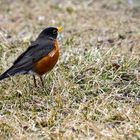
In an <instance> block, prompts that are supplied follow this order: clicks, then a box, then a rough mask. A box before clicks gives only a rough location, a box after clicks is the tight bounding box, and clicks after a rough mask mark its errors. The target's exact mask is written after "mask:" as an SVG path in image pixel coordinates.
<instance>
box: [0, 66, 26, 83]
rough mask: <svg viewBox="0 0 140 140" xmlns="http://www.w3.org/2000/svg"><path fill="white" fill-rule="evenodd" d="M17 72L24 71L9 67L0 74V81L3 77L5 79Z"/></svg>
mask: <svg viewBox="0 0 140 140" xmlns="http://www.w3.org/2000/svg"><path fill="white" fill-rule="evenodd" d="M18 73H22V74H24V73H25V72H23V71H21V70H19V69H16V68H14V67H11V68H9V69H8V70H7V71H5V72H4V73H3V74H2V75H0V81H1V80H3V79H5V78H8V77H11V76H14V75H16V74H18Z"/></svg>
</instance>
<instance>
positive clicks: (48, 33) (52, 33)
mask: <svg viewBox="0 0 140 140" xmlns="http://www.w3.org/2000/svg"><path fill="white" fill-rule="evenodd" d="M61 31H62V27H48V28H46V29H44V30H43V31H42V32H41V33H40V34H39V38H40V37H50V38H52V39H56V38H57V35H58V32H61Z"/></svg>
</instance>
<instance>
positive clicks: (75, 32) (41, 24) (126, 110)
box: [0, 0, 140, 140]
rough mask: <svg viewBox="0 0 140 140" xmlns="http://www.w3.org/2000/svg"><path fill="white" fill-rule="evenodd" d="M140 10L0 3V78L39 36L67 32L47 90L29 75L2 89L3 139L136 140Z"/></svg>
mask: <svg viewBox="0 0 140 140" xmlns="http://www.w3.org/2000/svg"><path fill="white" fill-rule="evenodd" d="M139 9H140V5H138V4H137V5H128V4H127V2H126V1H125V0H124V1H121V0H101V1H99V0H94V1H93V0H81V1H80V0H79V1H74V0H73V1H72V0H71V1H66V0H52V1H47V0H42V1H38V0H31V1H29V0H23V1H20V0H19V1H17V0H11V1H10V0H5V1H4V0H1V1H0V56H1V61H0V70H1V73H2V72H3V71H4V70H6V68H8V67H9V66H11V64H12V62H13V60H14V59H15V58H16V57H17V56H18V55H19V54H20V53H21V52H23V51H24V50H25V49H26V48H27V47H28V45H29V42H30V41H31V40H34V39H35V37H36V36H37V35H38V33H39V32H40V30H42V29H43V28H45V27H46V26H58V25H62V26H63V28H64V30H63V32H62V34H61V35H60V37H59V42H60V49H61V56H60V59H59V62H58V64H57V66H56V67H55V68H54V70H53V71H52V72H50V73H49V74H48V75H47V76H46V77H45V83H46V84H45V88H44V89H42V88H41V86H40V85H39V87H38V88H34V87H33V81H32V79H31V76H29V75H28V76H15V77H13V78H12V79H7V80H4V81H1V82H0V139H15V140H16V139H17V140H19V139H21V140H24V139H29V140H30V139H34V140H35V139H42V140H43V139H54V140H56V139H59V140H61V139H62V140H65V139H66V140H71V139H83V140H86V139H87V140H91V139H102V140H118V139H120V140H124V139H127V140H129V139H130V140H132V139H134V140H136V139H140V86H139V85H140V82H139V81H140V76H139V75H140V74H139V69H140V68H139V65H140V64H139V55H140V49H139V48H140V47H139V45H140V15H139V13H140V10H139Z"/></svg>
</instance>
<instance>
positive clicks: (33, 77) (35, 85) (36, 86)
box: [33, 75, 37, 87]
mask: <svg viewBox="0 0 140 140" xmlns="http://www.w3.org/2000/svg"><path fill="white" fill-rule="evenodd" d="M33 80H34V85H35V87H37V84H36V79H35V75H33Z"/></svg>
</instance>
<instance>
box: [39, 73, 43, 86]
mask: <svg viewBox="0 0 140 140" xmlns="http://www.w3.org/2000/svg"><path fill="white" fill-rule="evenodd" d="M39 78H40V81H41V84H42V87H44V81H43V78H42V76H39Z"/></svg>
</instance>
